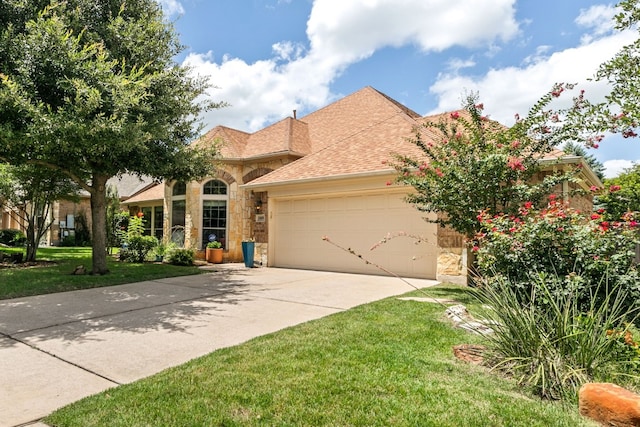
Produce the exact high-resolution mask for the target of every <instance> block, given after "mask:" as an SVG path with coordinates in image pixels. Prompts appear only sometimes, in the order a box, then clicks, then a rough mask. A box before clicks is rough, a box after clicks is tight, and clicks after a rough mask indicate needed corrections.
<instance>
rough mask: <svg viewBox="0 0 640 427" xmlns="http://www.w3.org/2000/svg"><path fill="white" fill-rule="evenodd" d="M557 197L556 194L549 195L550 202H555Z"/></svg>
mask: <svg viewBox="0 0 640 427" xmlns="http://www.w3.org/2000/svg"><path fill="white" fill-rule="evenodd" d="M556 197H557V196H556V195H555V194H549V200H550V201H554V200H555V199H556Z"/></svg>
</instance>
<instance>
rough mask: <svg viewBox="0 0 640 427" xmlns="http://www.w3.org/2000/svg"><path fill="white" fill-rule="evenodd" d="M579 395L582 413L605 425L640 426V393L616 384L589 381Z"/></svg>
mask: <svg viewBox="0 0 640 427" xmlns="http://www.w3.org/2000/svg"><path fill="white" fill-rule="evenodd" d="M578 396H579V407H580V414H581V415H583V416H585V417H588V418H591V419H592V420H595V421H597V422H599V423H601V424H602V425H605V426H616V427H640V395H637V394H635V393H632V392H630V391H629V390H626V389H624V388H622V387H619V386H617V385H615V384H609V383H588V384H585V385H583V386H582V387H581V388H580V392H579V395H578Z"/></svg>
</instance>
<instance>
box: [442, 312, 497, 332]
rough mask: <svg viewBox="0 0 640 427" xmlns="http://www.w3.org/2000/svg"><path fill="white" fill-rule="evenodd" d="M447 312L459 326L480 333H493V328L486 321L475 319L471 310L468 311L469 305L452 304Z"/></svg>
mask: <svg viewBox="0 0 640 427" xmlns="http://www.w3.org/2000/svg"><path fill="white" fill-rule="evenodd" d="M445 314H446V315H447V317H448V318H449V319H451V321H452V322H453V324H454V325H455V326H456V327H458V328H461V329H465V330H467V331H470V332H473V333H476V334H479V335H486V334H491V333H493V329H491V328H490V327H489V326H487V324H486V323H484V322H480V321H477V320H475V319H474V318H473V316H472V315H471V314H470V313H469V311H467V307H465V306H464V305H462V304H458V305H452V306H451V307H449V308H448V309H447V310H446V311H445Z"/></svg>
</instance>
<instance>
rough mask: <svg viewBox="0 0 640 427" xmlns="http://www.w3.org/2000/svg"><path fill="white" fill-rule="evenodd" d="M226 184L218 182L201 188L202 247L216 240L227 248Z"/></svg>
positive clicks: (207, 183)
mask: <svg viewBox="0 0 640 427" xmlns="http://www.w3.org/2000/svg"><path fill="white" fill-rule="evenodd" d="M227 202H228V196H227V184H225V183H224V182H222V181H219V180H215V179H214V180H211V181H207V182H206V183H205V184H204V185H203V186H202V228H201V230H202V247H203V248H204V247H205V246H206V245H207V243H209V242H211V241H213V240H217V241H219V242H220V243H222V247H223V248H225V249H226V248H227Z"/></svg>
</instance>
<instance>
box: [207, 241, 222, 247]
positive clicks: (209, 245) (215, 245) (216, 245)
mask: <svg viewBox="0 0 640 427" xmlns="http://www.w3.org/2000/svg"><path fill="white" fill-rule="evenodd" d="M221 247H222V243H220V242H218V241H217V240H216V241H213V242H209V243H207V248H210V249H220V248H221Z"/></svg>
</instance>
